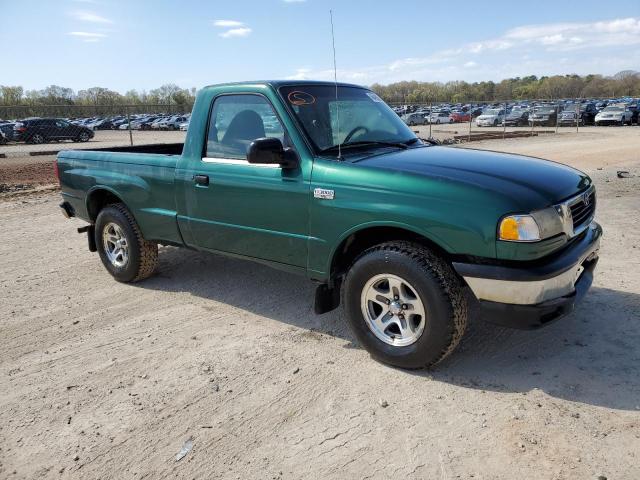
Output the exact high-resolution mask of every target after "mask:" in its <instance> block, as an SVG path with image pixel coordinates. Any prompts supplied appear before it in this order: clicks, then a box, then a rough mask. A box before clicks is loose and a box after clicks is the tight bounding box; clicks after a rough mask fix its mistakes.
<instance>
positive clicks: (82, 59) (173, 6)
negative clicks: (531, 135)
mask: <svg viewBox="0 0 640 480" xmlns="http://www.w3.org/2000/svg"><path fill="white" fill-rule="evenodd" d="M329 9H333V12H334V24H335V31H336V49H337V63H338V79H339V80H342V81H349V82H354V83H359V84H364V85H370V84H371V83H374V82H379V83H390V82H394V81H399V80H422V81H447V80H467V81H479V80H500V79H502V78H506V77H511V76H523V75H529V74H535V75H550V74H566V73H578V74H587V73H600V74H605V75H610V74H614V73H616V72H618V71H620V70H626V69H635V70H640V0H619V1H616V0H609V1H601V0H600V1H591V0H581V1H579V2H578V1H575V2H574V1H562V0H555V1H546V0H537V1H535V2H525V1H515V2H514V1H513V0H510V1H502V0H499V1H489V2H478V1H477V0H473V1H466V0H458V1H455V2H447V1H440V2H435V1H426V0H424V1H420V0H404V1H403V0H394V1H385V2H382V1H380V2H373V1H347V0H342V1H337V0H234V1H213V0H212V1H203V0H182V1H175V0H174V1H167V0H138V1H136V0H129V1H125V0H55V1H53V0H50V1H44V0H40V1H36V0H23V1H15V0H0V12H1V15H2V19H1V20H0V44H1V45H4V48H2V54H1V57H0V58H1V60H0V84H3V85H22V86H24V87H25V88H27V89H34V88H37V89H40V88H43V87H45V86H47V85H50V84H57V85H61V86H65V87H71V88H73V89H75V90H79V89H83V88H88V87H93V86H101V87H107V88H111V89H113V90H117V91H120V92H122V93H124V92H125V91H126V90H129V89H138V90H148V89H151V88H155V87H157V86H159V85H161V84H164V83H177V84H178V85H180V86H181V87H185V88H190V87H197V88H199V87H202V86H204V85H208V84H212V83H219V82H226V81H239V80H250V79H269V78H312V79H330V78H331V79H332V78H333V72H332V70H331V69H332V66H333V60H332V53H331V30H330V23H329Z"/></svg>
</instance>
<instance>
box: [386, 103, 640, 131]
mask: <svg viewBox="0 0 640 480" xmlns="http://www.w3.org/2000/svg"><path fill="white" fill-rule="evenodd" d="M393 109H394V111H395V112H396V113H397V114H398V115H399V116H400V117H401V118H402V119H403V120H404V122H405V123H406V124H407V125H410V126H413V125H427V124H429V123H431V124H440V123H461V122H463V123H466V122H470V121H472V120H474V119H475V123H476V125H477V126H479V127H497V126H527V125H528V126H534V125H535V126H550V127H551V126H553V127H555V126H556V124H557V125H559V126H573V125H579V126H583V125H598V126H600V125H632V124H638V114H639V112H640V99H633V98H621V99H615V100H603V101H596V100H584V99H582V100H579V101H576V100H559V101H555V102H527V101H524V102H518V103H514V102H496V103H492V104H485V105H479V104H466V105H463V104H439V105H437V106H432V107H426V106H419V105H403V106H395V107H393Z"/></svg>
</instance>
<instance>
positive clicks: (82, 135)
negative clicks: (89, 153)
mask: <svg viewBox="0 0 640 480" xmlns="http://www.w3.org/2000/svg"><path fill="white" fill-rule="evenodd" d="M90 138H91V137H90V135H89V134H88V133H87V132H80V135H78V137H77V141H78V142H88V141H89V139H90Z"/></svg>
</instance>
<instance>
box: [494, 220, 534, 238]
mask: <svg viewBox="0 0 640 480" xmlns="http://www.w3.org/2000/svg"><path fill="white" fill-rule="evenodd" d="M498 238H499V239H500V240H507V241H510V242H536V241H538V240H540V228H539V227H538V224H537V223H536V221H535V220H534V219H533V217H532V216H531V215H509V216H508V217H504V218H503V219H502V220H501V221H500V225H499V226H498Z"/></svg>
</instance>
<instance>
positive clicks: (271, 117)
mask: <svg viewBox="0 0 640 480" xmlns="http://www.w3.org/2000/svg"><path fill="white" fill-rule="evenodd" d="M264 137H270V138H278V139H279V140H280V141H281V142H282V143H283V145H284V144H285V134H284V128H283V127H282V124H281V123H280V120H278V117H277V116H276V113H275V111H274V110H273V107H272V106H271V104H270V103H269V101H268V100H267V99H266V98H264V97H262V96H260V95H252V94H242V95H223V96H220V97H218V98H216V99H215V100H214V104H213V110H212V111H211V117H210V119H209V133H208V136H207V150H206V156H207V157H209V158H232V159H242V160H245V159H246V158H247V149H248V148H249V145H250V144H251V142H252V141H254V140H255V139H257V138H264Z"/></svg>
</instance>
